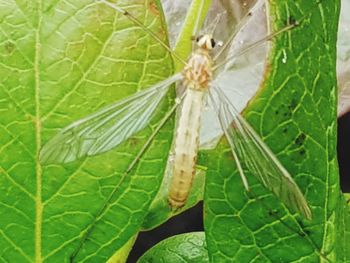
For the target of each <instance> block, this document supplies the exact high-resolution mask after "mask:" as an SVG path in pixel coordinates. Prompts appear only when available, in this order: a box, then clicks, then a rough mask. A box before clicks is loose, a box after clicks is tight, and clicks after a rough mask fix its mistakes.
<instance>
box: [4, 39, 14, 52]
mask: <svg viewBox="0 0 350 263" xmlns="http://www.w3.org/2000/svg"><path fill="white" fill-rule="evenodd" d="M4 46H5V50H6V52H7V53H8V54H11V53H12V52H13V51H14V50H15V44H14V43H13V42H11V41H7V42H5V44H4Z"/></svg>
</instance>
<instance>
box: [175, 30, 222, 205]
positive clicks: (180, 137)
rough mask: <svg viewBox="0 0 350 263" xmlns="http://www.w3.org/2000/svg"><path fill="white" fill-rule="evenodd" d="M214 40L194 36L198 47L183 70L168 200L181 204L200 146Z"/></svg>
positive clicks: (210, 75) (184, 200) (208, 36)
mask: <svg viewBox="0 0 350 263" xmlns="http://www.w3.org/2000/svg"><path fill="white" fill-rule="evenodd" d="M214 45H215V42H214V40H213V38H212V37H211V36H210V35H203V36H200V37H198V38H197V46H198V47H197V50H196V51H195V52H194V53H193V54H192V56H191V57H190V59H189V61H188V63H187V65H186V66H185V68H184V70H183V73H182V74H183V77H184V80H183V84H184V86H185V87H186V91H185V92H186V96H185V97H184V99H183V102H182V105H181V111H180V118H179V120H178V127H177V130H176V137H175V150H174V154H175V156H174V170H173V178H172V183H171V185H170V190H169V203H170V205H171V206H172V207H173V208H179V207H182V206H183V205H184V204H185V202H186V199H187V196H188V194H189V191H190V188H191V184H192V180H193V176H194V174H195V172H196V170H195V165H196V160H197V152H198V147H199V129H200V116H201V114H202V112H203V105H204V95H205V93H206V92H207V89H208V87H209V81H210V80H211V78H212V61H211V57H210V54H209V51H210V50H211V49H212V48H213V47H214Z"/></svg>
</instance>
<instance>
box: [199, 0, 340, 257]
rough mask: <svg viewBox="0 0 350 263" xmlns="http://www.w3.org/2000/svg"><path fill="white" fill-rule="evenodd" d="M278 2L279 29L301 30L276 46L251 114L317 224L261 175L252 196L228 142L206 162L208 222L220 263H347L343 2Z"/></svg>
mask: <svg viewBox="0 0 350 263" xmlns="http://www.w3.org/2000/svg"><path fill="white" fill-rule="evenodd" d="M319 2H320V3H319ZM269 3H270V7H269V8H270V22H271V25H272V31H276V30H278V29H281V28H283V27H285V26H286V24H288V23H291V22H293V21H297V22H298V23H299V25H298V26H297V27H296V28H294V29H292V30H290V31H287V32H284V33H282V34H280V35H279V36H277V37H276V38H274V39H273V40H272V43H271V45H272V48H271V50H270V53H269V58H268V62H267V65H266V70H265V80H264V82H263V84H262V87H261V89H260V90H259V92H258V93H257V95H256V97H255V98H254V99H253V100H252V101H251V102H250V104H249V106H248V108H247V109H246V110H245V112H244V116H245V118H246V119H247V120H248V122H249V123H251V125H252V126H253V128H254V129H255V130H256V131H257V133H258V134H259V135H260V136H261V138H262V139H263V140H264V141H265V142H266V144H267V145H268V146H269V147H270V148H271V150H272V151H273V152H274V153H275V154H276V156H277V158H278V159H279V160H280V161H281V163H282V164H283V165H284V166H285V168H286V169H287V170H288V171H289V172H290V173H291V174H292V176H293V178H294V180H295V181H296V183H297V184H298V186H299V187H300V189H301V191H302V192H303V193H304V195H305V197H306V199H307V201H308V203H309V205H310V207H311V209H312V214H313V219H312V220H306V219H305V218H303V217H302V216H300V215H298V214H291V213H290V212H289V211H288V210H287V208H285V207H284V206H283V205H282V204H281V203H280V201H279V200H278V199H277V198H276V197H275V196H274V195H272V194H271V193H270V192H268V191H267V190H266V189H264V188H263V187H262V186H261V185H260V184H259V183H258V182H257V181H256V180H254V176H253V175H250V176H249V180H248V181H249V184H250V186H251V190H250V192H249V193H247V192H246V191H245V190H244V187H243V184H242V182H241V179H240V177H239V174H238V172H237V170H236V169H235V166H234V161H233V157H232V155H231V152H230V149H229V147H228V144H227V142H226V140H224V139H223V140H222V141H221V143H220V144H219V146H218V147H217V148H216V149H215V151H208V152H204V153H203V154H202V156H201V159H200V162H201V164H204V163H205V164H206V165H207V166H208V170H207V177H206V178H207V180H206V186H205V197H204V203H205V215H204V218H205V230H206V234H207V236H206V238H207V244H208V251H209V256H210V260H211V261H212V262H237V261H239V262H320V261H324V262H342V261H339V260H341V259H343V258H345V255H344V253H342V252H340V251H344V249H345V248H344V246H345V243H344V242H339V243H338V242H336V240H345V233H344V228H343V227H341V224H340V218H341V217H340V215H341V214H343V215H344V214H346V213H345V212H344V211H343V212H342V213H341V212H340V211H339V209H340V208H341V207H342V206H343V205H342V202H343V199H342V198H341V195H340V189H339V181H338V168H337V159H336V101H337V98H336V97H337V90H336V72H335V63H336V48H335V45H336V35H337V21H338V15H339V1H337V3H334V2H332V3H330V2H327V1H269ZM232 85H234V84H232ZM242 89H244V87H242ZM344 218H345V217H343V220H344ZM343 222H344V221H343Z"/></svg>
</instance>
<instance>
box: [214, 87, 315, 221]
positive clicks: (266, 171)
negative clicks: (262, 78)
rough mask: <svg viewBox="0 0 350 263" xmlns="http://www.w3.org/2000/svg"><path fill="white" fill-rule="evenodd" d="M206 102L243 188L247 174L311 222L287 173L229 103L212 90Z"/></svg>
mask: <svg viewBox="0 0 350 263" xmlns="http://www.w3.org/2000/svg"><path fill="white" fill-rule="evenodd" d="M210 98H211V100H212V102H213V104H214V105H215V108H216V110H217V113H218V116H219V121H220V124H221V126H222V128H223V130H224V133H225V135H226V137H227V140H228V142H229V144H230V146H231V150H232V153H233V156H234V159H235V161H236V164H237V167H238V170H239V173H240V176H241V177H242V180H243V183H244V186H245V188H246V189H247V190H249V187H248V182H247V179H246V177H245V174H244V171H245V170H247V171H249V172H251V173H252V174H254V175H255V176H256V178H257V179H258V180H259V181H260V182H261V183H262V184H263V185H264V186H265V187H266V188H268V189H269V190H271V191H272V192H273V193H274V194H276V196H277V197H278V198H279V199H280V200H281V201H282V202H283V203H284V204H285V205H286V206H288V207H289V208H290V209H291V210H293V211H298V212H300V213H301V214H303V215H304V216H305V217H306V218H308V219H311V210H310V208H309V206H308V204H307V202H306V200H305V198H304V196H303V194H302V193H301V191H300V189H299V187H298V186H297V184H296V183H295V182H294V180H293V179H292V177H291V176H290V174H289V173H288V171H287V170H286V169H285V168H284V167H283V166H282V164H281V163H280V162H279V161H278V159H277V158H276V156H275V155H274V154H273V153H272V151H271V150H270V149H269V148H268V146H267V145H266V144H265V143H264V142H263V141H262V140H261V139H260V137H259V136H258V135H257V133H256V132H255V131H254V130H253V128H252V127H251V126H250V125H249V124H248V123H247V122H246V121H245V120H244V118H243V117H242V116H241V115H240V113H239V112H238V111H237V110H236V109H235V107H234V106H233V105H232V104H231V103H230V102H229V100H228V99H227V98H226V97H225V95H224V94H223V93H222V91H221V90H220V88H218V87H215V88H214V87H212V89H211V92H210Z"/></svg>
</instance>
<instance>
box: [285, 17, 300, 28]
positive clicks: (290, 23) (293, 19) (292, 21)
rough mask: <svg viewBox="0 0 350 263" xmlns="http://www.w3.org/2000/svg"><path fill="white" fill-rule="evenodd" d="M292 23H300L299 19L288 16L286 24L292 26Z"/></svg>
mask: <svg viewBox="0 0 350 263" xmlns="http://www.w3.org/2000/svg"><path fill="white" fill-rule="evenodd" d="M290 25H298V22H297V20H296V19H295V17H293V16H289V17H288V20H287V23H286V26H290Z"/></svg>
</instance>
